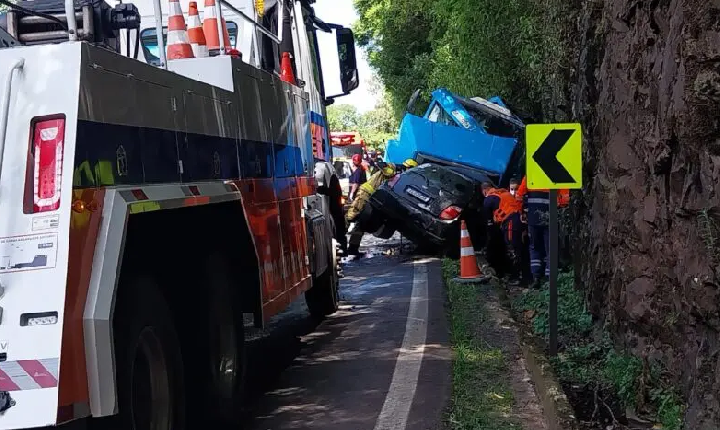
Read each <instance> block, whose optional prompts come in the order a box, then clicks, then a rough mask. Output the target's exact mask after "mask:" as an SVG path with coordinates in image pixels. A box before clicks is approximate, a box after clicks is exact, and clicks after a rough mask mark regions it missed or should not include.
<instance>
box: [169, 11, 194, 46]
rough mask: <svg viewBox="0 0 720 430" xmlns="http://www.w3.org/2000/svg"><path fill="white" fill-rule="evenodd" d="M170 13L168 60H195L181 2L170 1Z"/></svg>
mask: <svg viewBox="0 0 720 430" xmlns="http://www.w3.org/2000/svg"><path fill="white" fill-rule="evenodd" d="M169 9H170V10H169V11H168V34H167V59H168V60H179V59H181V58H193V57H194V56H193V50H192V46H190V43H189V42H188V35H187V29H186V28H185V18H184V17H183V13H182V9H181V8H180V1H179V0H170V2H169Z"/></svg>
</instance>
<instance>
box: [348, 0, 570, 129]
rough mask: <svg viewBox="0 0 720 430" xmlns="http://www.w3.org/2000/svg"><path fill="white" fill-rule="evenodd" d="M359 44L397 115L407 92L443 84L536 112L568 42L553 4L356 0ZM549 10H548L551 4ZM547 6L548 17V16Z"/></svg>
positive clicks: (546, 0)
mask: <svg viewBox="0 0 720 430" xmlns="http://www.w3.org/2000/svg"><path fill="white" fill-rule="evenodd" d="M354 2H355V8H356V9H357V11H358V14H359V16H360V19H359V21H358V22H356V23H355V25H354V31H355V34H356V35H357V40H358V44H359V45H360V46H361V47H363V48H364V49H365V51H366V52H367V55H368V61H369V63H370V66H371V67H373V68H374V69H375V70H376V72H377V73H378V75H379V77H380V80H381V81H382V83H383V84H384V85H385V88H387V91H388V92H389V100H390V104H391V106H392V110H393V113H394V114H395V116H396V117H400V115H401V114H402V113H403V110H404V107H405V105H406V103H407V100H408V98H409V97H410V95H411V94H412V93H413V92H414V91H415V90H416V89H420V90H421V98H424V99H426V100H427V98H428V95H429V93H430V92H431V91H432V90H434V89H436V88H438V87H445V88H448V89H449V90H451V91H453V92H456V93H458V94H460V95H464V96H466V97H474V96H481V97H485V98H488V97H490V96H493V95H500V96H502V97H503V99H505V100H508V101H509V102H510V103H512V104H513V105H514V106H517V107H519V108H520V109H521V110H522V111H524V112H527V113H532V114H537V112H538V109H539V108H540V106H541V104H542V96H543V95H544V94H547V91H546V89H547V88H548V87H550V86H552V85H554V84H555V81H557V74H558V69H557V64H558V63H559V60H560V57H561V55H562V53H561V52H559V50H560V51H561V50H562V48H560V47H562V46H564V45H566V43H565V42H566V41H563V40H562V38H561V37H560V35H559V34H556V33H557V32H558V27H557V26H555V25H552V23H551V21H552V20H551V18H552V17H553V16H556V15H557V16H565V15H562V14H560V15H558V14H557V12H558V8H560V6H557V5H556V3H558V2H557V1H556V0H540V1H538V0H506V1H500V2H498V1H496V0H354ZM550 6H552V7H550ZM550 9H552V13H551V12H550Z"/></svg>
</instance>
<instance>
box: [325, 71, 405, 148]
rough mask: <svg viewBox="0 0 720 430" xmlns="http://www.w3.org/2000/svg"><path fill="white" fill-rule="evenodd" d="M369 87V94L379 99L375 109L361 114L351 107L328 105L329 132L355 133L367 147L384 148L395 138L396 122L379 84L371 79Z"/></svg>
mask: <svg viewBox="0 0 720 430" xmlns="http://www.w3.org/2000/svg"><path fill="white" fill-rule="evenodd" d="M370 85H371V89H370V92H371V93H373V94H375V95H376V96H377V97H378V98H379V101H378V103H377V105H376V106H375V108H373V109H372V110H370V111H367V112H364V113H362V114H361V113H360V112H358V110H357V108H356V107H355V106H352V105H348V104H339V105H330V106H328V108H327V120H328V127H329V129H330V130H329V131H357V132H359V133H360V135H361V136H362V137H363V139H365V143H366V144H367V146H368V147H370V148H374V149H377V148H384V146H385V143H386V142H387V140H388V139H392V138H393V137H395V136H396V134H397V127H398V121H397V120H396V118H395V116H394V115H393V112H392V107H391V106H390V97H389V95H388V94H387V93H386V92H385V91H384V90H383V89H382V85H381V84H380V82H378V81H377V79H373V80H372V81H371V82H370Z"/></svg>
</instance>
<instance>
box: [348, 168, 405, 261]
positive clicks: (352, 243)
mask: <svg viewBox="0 0 720 430" xmlns="http://www.w3.org/2000/svg"><path fill="white" fill-rule="evenodd" d="M417 165H418V164H417V162H416V161H415V160H413V159H407V160H405V161H404V162H403V164H402V168H401V169H397V168H396V167H395V164H393V163H385V165H380V166H378V167H379V168H380V169H379V170H378V171H377V172H375V173H373V174H372V175H371V176H370V178H369V179H368V180H367V182H365V183H364V184H362V185H360V188H359V189H358V191H357V193H356V194H355V198H354V199H353V201H352V203H350V207H349V208H348V211H347V215H346V216H345V219H346V220H347V222H348V223H353V222H354V221H355V219H356V218H357V217H358V215H360V213H361V212H362V211H363V208H364V207H365V204H366V203H367V202H368V200H370V196H372V195H373V193H374V192H375V190H377V189H378V188H380V186H381V185H382V184H383V183H384V182H385V181H387V180H388V179H390V178H392V177H393V176H395V174H396V173H397V172H398V170H406V169H410V168H413V167H416V166H417ZM363 233H364V232H363V231H362V229H360V226H359V225H358V223H356V222H355V223H354V225H353V227H352V229H351V231H350V240H349V241H348V243H349V246H348V255H358V254H359V252H360V241H361V240H362V237H363Z"/></svg>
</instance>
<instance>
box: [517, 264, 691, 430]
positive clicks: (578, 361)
mask: <svg viewBox="0 0 720 430" xmlns="http://www.w3.org/2000/svg"><path fill="white" fill-rule="evenodd" d="M574 283H575V278H574V273H573V272H572V271H570V272H565V273H561V274H560V275H559V276H558V338H559V342H560V345H559V349H560V352H559V353H558V355H557V357H555V358H554V359H553V365H554V367H555V370H556V371H557V374H558V377H559V378H560V380H561V381H562V382H565V383H567V384H569V385H571V386H579V387H583V386H584V387H587V389H588V391H590V392H593V391H594V392H595V393H598V392H602V393H611V395H612V396H614V397H615V398H616V399H617V400H618V401H619V402H620V404H621V405H622V407H623V409H624V408H632V409H634V410H636V411H642V412H647V413H649V414H654V415H655V416H656V417H657V421H659V422H660V424H661V425H662V428H663V429H665V430H679V429H680V428H681V426H682V417H683V412H684V409H683V404H682V400H681V399H680V397H679V396H678V394H677V392H676V391H675V390H674V389H673V388H671V387H669V386H667V385H666V384H665V382H664V381H663V378H662V377H661V371H660V368H659V367H658V365H657V364H654V363H650V364H648V365H644V363H643V361H642V360H641V359H639V358H637V357H635V356H633V355H630V354H627V353H625V352H620V351H617V350H616V349H615V348H614V346H613V343H612V341H611V340H610V338H609V336H608V334H607V333H606V332H604V331H599V332H598V331H594V330H593V323H592V318H591V316H590V314H589V313H588V312H587V310H586V307H585V302H584V299H583V297H582V295H581V294H580V292H579V291H578V290H576V289H575V286H574ZM548 298H549V292H548V285H547V284H546V285H545V286H544V287H543V288H542V289H541V290H540V291H535V290H528V291H527V292H525V293H523V294H522V295H521V296H519V297H518V298H517V299H516V300H515V302H514V304H513V307H514V308H515V311H516V312H518V313H520V314H522V316H524V317H525V318H526V319H530V325H531V327H532V329H533V331H534V332H535V334H536V335H538V336H542V337H544V338H546V337H547V335H548V320H547V318H548V316H547V303H548ZM600 400H601V401H605V400H603V399H602V398H601V399H600Z"/></svg>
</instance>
